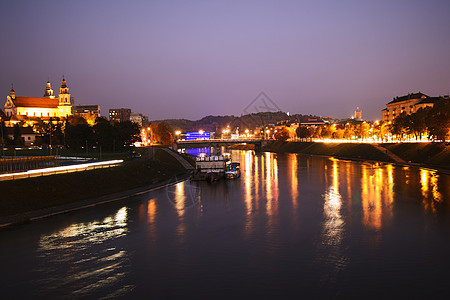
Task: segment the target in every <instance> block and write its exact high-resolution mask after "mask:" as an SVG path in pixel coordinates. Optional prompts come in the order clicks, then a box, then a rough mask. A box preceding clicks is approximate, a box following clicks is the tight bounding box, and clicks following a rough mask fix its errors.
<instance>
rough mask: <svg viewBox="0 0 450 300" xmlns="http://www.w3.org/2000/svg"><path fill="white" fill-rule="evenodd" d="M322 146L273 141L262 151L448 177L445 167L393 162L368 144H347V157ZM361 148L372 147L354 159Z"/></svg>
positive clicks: (343, 152)
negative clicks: (395, 167)
mask: <svg viewBox="0 0 450 300" xmlns="http://www.w3.org/2000/svg"><path fill="white" fill-rule="evenodd" d="M301 143H303V146H304V145H308V147H303V148H295V146H296V145H297V146H299V145H300V144H301ZM314 145H315V146H317V147H319V146H320V147H322V148H318V149H311V147H314ZM323 145H325V143H319V142H277V141H273V142H272V143H271V144H269V145H268V146H267V147H265V148H263V149H262V151H267V152H273V153H296V154H301V155H310V156H322V157H334V158H337V159H341V160H350V161H358V162H369V163H383V164H392V165H396V166H404V167H415V168H424V169H429V170H433V171H436V172H439V173H442V174H446V175H450V168H447V167H441V166H437V165H432V164H426V163H418V162H412V161H402V162H399V161H395V160H393V159H392V158H391V157H389V156H388V155H387V154H386V153H383V152H381V151H380V150H378V149H376V148H375V147H374V146H373V145H370V144H368V146H361V145H365V144H358V143H354V144H347V145H345V146H346V147H348V148H350V149H346V150H349V151H341V153H342V154H347V155H339V154H336V153H330V152H333V151H328V150H330V149H324V148H323ZM339 145H343V144H333V145H327V146H328V147H329V148H334V147H338V146H339ZM349 145H350V146H349ZM362 147H364V148H368V147H373V149H369V150H370V151H367V152H365V153H364V152H362V153H361V152H359V153H358V154H362V155H363V156H366V157H361V155H358V156H359V157H355V155H354V154H355V150H357V148H362ZM302 150H303V151H302ZM305 150H306V151H305ZM311 150H312V151H311ZM359 150H360V149H359ZM363 150H367V149H363ZM388 151H389V150H388ZM338 152H339V151H338ZM346 152H347V153H346ZM374 158H378V159H374ZM383 158H384V159H383Z"/></svg>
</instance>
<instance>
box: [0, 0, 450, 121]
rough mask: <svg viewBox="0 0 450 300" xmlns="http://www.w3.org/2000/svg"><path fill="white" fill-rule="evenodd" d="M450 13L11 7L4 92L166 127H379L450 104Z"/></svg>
mask: <svg viewBox="0 0 450 300" xmlns="http://www.w3.org/2000/svg"><path fill="white" fill-rule="evenodd" d="M449 16H450V1H448V0H436V1H433V0H427V1H423V0H420V1H413V0H411V1H402V0H378V1H362V0H354V1H353V0H349V1H346V0H341V1H320V0H316V1H300V0H298V1H262V0H259V1H243V0H241V1H213V0H204V1H195V0H191V1H187V0H186V1H168V0H165V1H163V0H161V1H133V0H127V1H125V0H123V1H111V0H104V1H97V0H95V1H92V0H89V1H84V0H81V1H80V0H78V1H65V0H57V1H50V0H41V1H35V0H29V1H22V0H5V1H2V2H1V4H0V33H1V37H2V46H1V49H0V54H1V74H0V76H1V77H0V83H1V85H0V88H1V93H2V95H3V96H2V97H3V98H2V102H1V105H2V106H3V104H4V102H5V100H6V96H7V95H8V94H9V90H10V84H11V83H14V89H15V91H16V94H17V95H18V96H42V95H43V93H44V89H45V82H46V81H47V79H48V78H50V81H51V82H52V87H53V89H54V90H55V91H59V86H60V82H61V77H62V75H63V74H64V75H65V76H66V79H67V84H68V86H69V89H70V92H71V94H72V96H73V97H74V98H75V102H76V104H100V105H101V110H102V114H103V115H107V113H108V109H110V108H118V107H128V108H131V110H132V111H133V112H139V113H143V114H145V115H148V116H149V118H150V120H155V119H163V118H187V119H199V118H201V117H203V116H206V115H225V114H234V115H240V114H241V113H242V112H243V110H244V109H245V107H246V106H247V104H249V103H250V102H251V101H252V100H253V99H254V98H255V97H256V96H257V95H258V94H259V93H260V92H261V91H264V92H265V93H266V94H267V95H268V96H269V97H270V98H271V99H272V100H273V101H274V102H275V103H276V104H277V106H278V107H280V108H281V109H282V110H283V111H289V112H291V113H302V114H317V115H322V116H334V117H338V118H345V117H348V116H350V115H351V114H352V112H353V111H354V110H355V108H356V107H357V106H359V107H360V108H361V109H362V111H363V117H364V118H366V119H368V120H375V119H381V109H383V108H384V107H385V104H386V103H387V102H389V101H390V100H392V97H395V96H401V95H404V94H407V93H409V92H418V91H421V92H423V93H425V94H428V95H430V96H439V95H444V94H448V93H449V92H450V25H449V24H450V23H449Z"/></svg>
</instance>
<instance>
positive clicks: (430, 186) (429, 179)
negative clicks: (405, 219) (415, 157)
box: [420, 169, 442, 213]
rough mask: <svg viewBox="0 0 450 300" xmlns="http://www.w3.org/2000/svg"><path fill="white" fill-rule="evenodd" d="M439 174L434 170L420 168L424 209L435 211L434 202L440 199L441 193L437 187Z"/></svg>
mask: <svg viewBox="0 0 450 300" xmlns="http://www.w3.org/2000/svg"><path fill="white" fill-rule="evenodd" d="M438 182H439V175H438V174H437V173H436V171H431V170H427V169H421V170H420V185H421V191H422V196H423V200H422V204H423V207H424V209H425V210H426V211H428V210H431V212H433V213H436V204H437V203H439V202H441V201H442V194H441V193H440V192H439V187H438Z"/></svg>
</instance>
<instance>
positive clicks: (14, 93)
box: [9, 83, 16, 100]
mask: <svg viewBox="0 0 450 300" xmlns="http://www.w3.org/2000/svg"><path fill="white" fill-rule="evenodd" d="M9 96H10V97H11V99H12V100H15V99H16V91H14V86H13V84H12V83H11V90H10V91H9Z"/></svg>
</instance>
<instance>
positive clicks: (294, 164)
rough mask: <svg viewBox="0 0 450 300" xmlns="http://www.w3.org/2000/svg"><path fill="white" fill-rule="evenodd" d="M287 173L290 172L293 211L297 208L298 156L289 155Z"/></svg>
mask: <svg viewBox="0 0 450 300" xmlns="http://www.w3.org/2000/svg"><path fill="white" fill-rule="evenodd" d="M288 163H289V172H290V175H291V176H290V181H291V184H290V187H291V198H292V206H293V207H294V210H295V209H297V207H298V168H299V165H298V155H297V154H290V155H289V160H288Z"/></svg>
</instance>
